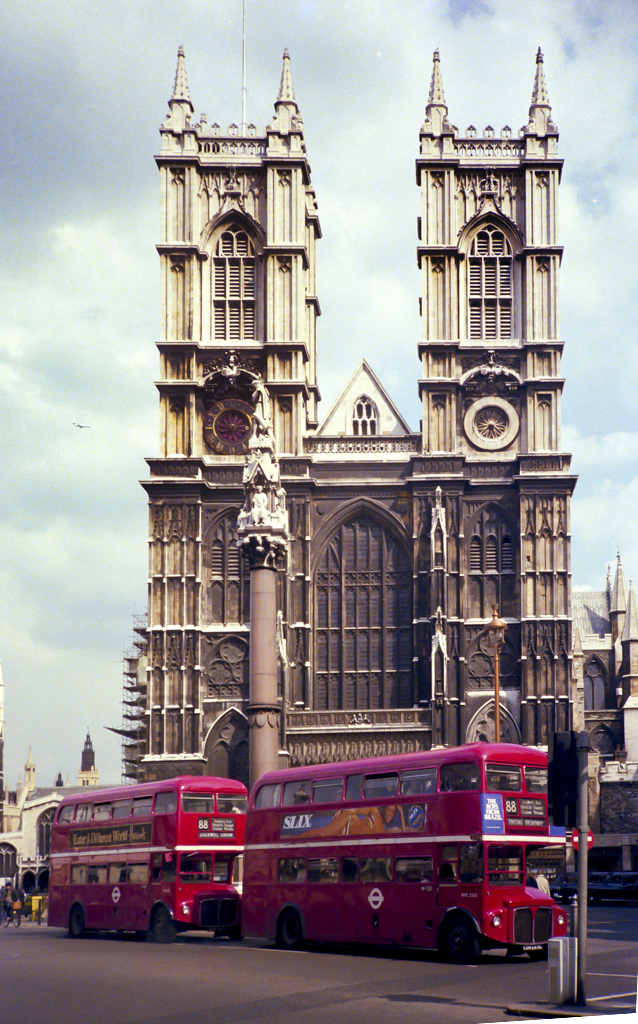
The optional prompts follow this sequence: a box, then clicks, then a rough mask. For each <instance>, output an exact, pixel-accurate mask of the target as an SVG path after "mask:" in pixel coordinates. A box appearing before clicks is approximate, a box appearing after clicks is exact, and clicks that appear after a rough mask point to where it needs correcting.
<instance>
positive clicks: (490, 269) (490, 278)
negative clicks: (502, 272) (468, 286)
mask: <svg viewBox="0 0 638 1024" xmlns="http://www.w3.org/2000/svg"><path fill="white" fill-rule="evenodd" d="M485 294H486V295H496V261H495V260H485Z"/></svg>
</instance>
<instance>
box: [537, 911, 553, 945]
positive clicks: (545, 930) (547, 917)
mask: <svg viewBox="0 0 638 1024" xmlns="http://www.w3.org/2000/svg"><path fill="white" fill-rule="evenodd" d="M551 937H552V911H551V909H550V908H549V907H539V908H538V910H537V911H536V917H535V918H534V942H547V940H548V939H551Z"/></svg>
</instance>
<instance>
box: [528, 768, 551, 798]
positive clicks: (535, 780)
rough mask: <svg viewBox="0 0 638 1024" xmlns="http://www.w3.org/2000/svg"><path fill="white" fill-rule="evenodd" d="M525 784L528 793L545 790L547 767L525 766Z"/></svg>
mask: <svg viewBox="0 0 638 1024" xmlns="http://www.w3.org/2000/svg"><path fill="white" fill-rule="evenodd" d="M523 770H524V772H525V785H526V787H527V792H528V793H546V792H547V768H528V767H525V768H524V769H523Z"/></svg>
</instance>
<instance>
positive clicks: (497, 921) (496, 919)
mask: <svg viewBox="0 0 638 1024" xmlns="http://www.w3.org/2000/svg"><path fill="white" fill-rule="evenodd" d="M492 924H493V926H494V928H500V927H501V925H502V924H503V918H502V917H501V915H500V914H492Z"/></svg>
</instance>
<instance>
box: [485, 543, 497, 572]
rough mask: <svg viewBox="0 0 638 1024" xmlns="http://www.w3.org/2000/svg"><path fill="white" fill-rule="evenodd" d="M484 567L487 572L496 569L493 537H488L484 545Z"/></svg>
mask: <svg viewBox="0 0 638 1024" xmlns="http://www.w3.org/2000/svg"><path fill="white" fill-rule="evenodd" d="M485 568H486V569H487V571H488V572H496V571H497V569H498V554H497V547H496V540H495V538H494V537H488V539H487V544H486V545H485Z"/></svg>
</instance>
